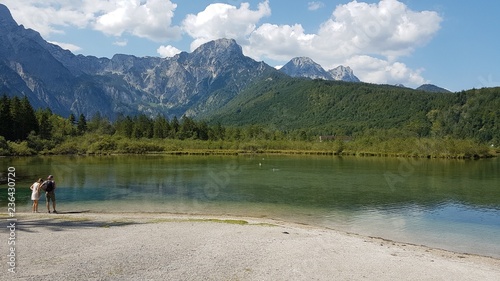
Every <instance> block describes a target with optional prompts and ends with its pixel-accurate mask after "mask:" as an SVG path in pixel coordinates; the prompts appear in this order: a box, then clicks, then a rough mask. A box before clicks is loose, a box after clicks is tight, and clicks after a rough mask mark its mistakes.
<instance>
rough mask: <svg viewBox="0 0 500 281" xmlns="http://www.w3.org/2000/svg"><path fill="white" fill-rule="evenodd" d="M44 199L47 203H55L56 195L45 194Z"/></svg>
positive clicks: (52, 193)
mask: <svg viewBox="0 0 500 281" xmlns="http://www.w3.org/2000/svg"><path fill="white" fill-rule="evenodd" d="M45 199H46V200H47V202H50V201H52V202H56V194H55V193H54V192H45Z"/></svg>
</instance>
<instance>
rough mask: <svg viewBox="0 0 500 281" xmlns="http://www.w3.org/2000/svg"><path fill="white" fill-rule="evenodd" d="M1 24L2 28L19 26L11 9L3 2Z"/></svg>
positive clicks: (0, 7) (0, 8) (0, 13)
mask: <svg viewBox="0 0 500 281" xmlns="http://www.w3.org/2000/svg"><path fill="white" fill-rule="evenodd" d="M0 26H1V27H2V28H1V29H4V28H6V27H7V28H9V27H10V28H12V27H17V23H16V21H15V20H14V18H13V17H12V15H11V14H10V11H9V9H8V8H7V7H6V6H5V5H2V4H0Z"/></svg>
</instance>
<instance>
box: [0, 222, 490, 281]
mask: <svg viewBox="0 0 500 281" xmlns="http://www.w3.org/2000/svg"><path fill="white" fill-rule="evenodd" d="M16 217H17V219H18V221H17V224H16V230H15V239H16V244H15V247H16V249H15V254H16V261H15V263H16V264H15V266H16V268H15V271H16V273H10V272H9V271H8V269H9V265H8V262H9V258H8V257H7V254H8V253H9V252H8V249H6V245H7V241H8V238H9V232H8V228H6V226H8V223H7V220H6V219H7V217H6V216H5V215H3V217H2V229H4V231H2V234H1V235H2V236H1V237H2V238H1V239H2V241H4V242H2V245H3V246H2V256H1V263H2V271H3V272H2V274H0V276H5V277H7V279H5V278H4V277H2V278H1V279H2V280H474V281H475V280H500V260H499V259H494V258H489V257H482V256H477V255H468V254H461V253H452V252H448V251H443V250H439V249H431V248H427V247H423V246H418V245H409V244H403V243H396V242H392V241H387V240H383V239H380V238H371V237H363V236H360V235H356V234H350V233H344V232H339V231H336V230H332V229H325V228H319V227H312V226H308V225H299V224H293V223H288V222H282V221H276V220H271V219H261V218H258V219H257V218H245V217H213V216H200V215H196V216H194V215H192V216H190V215H179V214H162V213H66V214H65V213H61V214H41V213H38V214H31V213H18V214H17V215H16ZM5 229H7V231H5Z"/></svg>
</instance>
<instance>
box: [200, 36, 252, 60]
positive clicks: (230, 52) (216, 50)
mask: <svg viewBox="0 0 500 281" xmlns="http://www.w3.org/2000/svg"><path fill="white" fill-rule="evenodd" d="M192 54H193V55H195V56H196V55H202V56H206V57H213V56H223V57H228V56H243V50H242V48H241V46H240V45H238V43H236V41H235V40H234V39H225V38H223V39H217V40H213V41H210V42H207V43H205V44H203V45H201V46H199V47H198V48H197V49H196V50H194V51H193V53H192Z"/></svg>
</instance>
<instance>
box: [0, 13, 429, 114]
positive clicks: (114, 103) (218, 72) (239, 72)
mask: <svg viewBox="0 0 500 281" xmlns="http://www.w3.org/2000/svg"><path fill="white" fill-rule="evenodd" d="M287 75H289V76H292V77H308V78H313V79H324V80H343V81H349V82H359V79H358V78H357V77H356V76H355V75H354V74H353V71H352V70H351V69H350V68H349V67H344V66H339V67H337V68H335V69H332V70H329V71H325V70H324V69H323V68H322V67H321V66H320V65H318V64H317V63H315V62H314V61H312V60H311V59H309V58H305V57H302V58H294V59H292V60H291V61H290V62H289V63H287V64H286V65H285V66H283V68H281V70H279V71H278V70H276V69H275V68H273V67H271V66H269V65H267V64H266V63H264V62H257V61H255V60H253V59H251V58H249V57H246V56H245V55H244V54H243V52H242V48H241V46H239V45H238V44H237V43H236V41H234V40H232V39H219V40H215V41H211V42H208V43H206V44H203V45H201V46H200V47H199V48H197V49H196V50H194V51H193V52H191V53H187V52H182V53H180V54H178V55H175V56H174V57H170V58H159V57H135V56H133V55H125V54H117V55H115V56H113V57H112V58H111V59H109V58H97V57H94V56H83V55H75V54H73V53H71V52H70V51H68V50H64V49H62V48H61V47H59V46H57V45H54V44H51V43H49V42H47V41H45V40H44V39H43V38H42V37H41V36H40V34H39V33H38V32H36V31H34V30H32V29H26V28H25V27H24V26H22V25H18V24H17V23H16V22H15V20H14V19H13V18H12V16H11V14H10V11H9V10H8V8H7V7H6V6H4V5H2V4H0V94H4V93H7V94H8V95H17V96H27V97H28V99H29V101H30V102H31V104H32V105H33V106H34V107H35V108H45V107H49V108H50V109H51V110H52V111H53V112H55V113H57V114H59V115H61V116H69V114H70V113H73V114H76V115H79V114H84V115H85V116H93V115H95V114H97V113H99V114H101V115H102V116H107V117H108V118H110V119H114V118H116V117H117V116H118V115H120V114H124V115H137V114H146V115H148V116H155V115H158V114H162V115H165V116H167V117H172V116H183V115H186V116H210V115H211V114H212V113H215V112H217V111H218V110H220V109H222V108H223V107H224V106H225V105H226V104H228V102H230V101H231V100H233V99H235V98H236V97H237V96H238V95H240V93H242V92H244V90H246V89H248V88H249V87H250V86H251V85H253V84H254V83H257V82H260V81H267V80H269V79H273V78H281V77H288V76H287ZM437 88H438V87H437ZM428 89H429V88H428ZM424 90H425V89H424ZM432 90H435V88H432Z"/></svg>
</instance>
